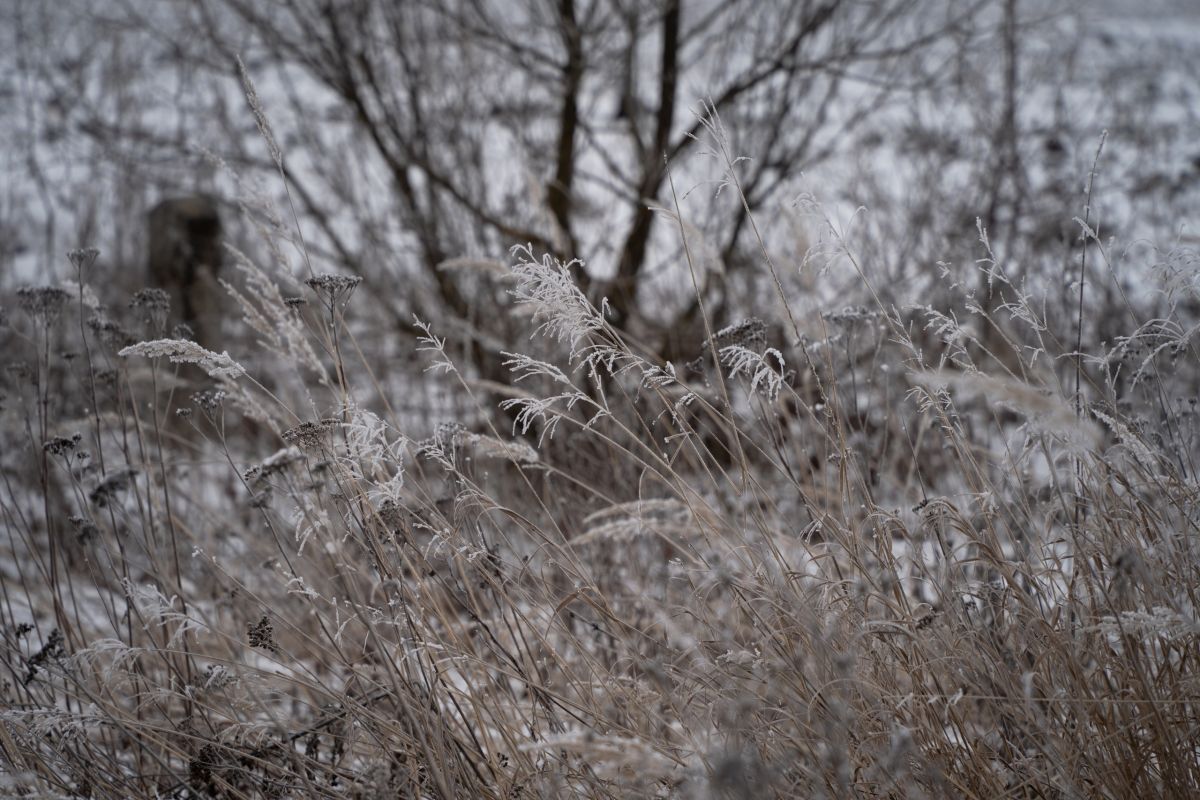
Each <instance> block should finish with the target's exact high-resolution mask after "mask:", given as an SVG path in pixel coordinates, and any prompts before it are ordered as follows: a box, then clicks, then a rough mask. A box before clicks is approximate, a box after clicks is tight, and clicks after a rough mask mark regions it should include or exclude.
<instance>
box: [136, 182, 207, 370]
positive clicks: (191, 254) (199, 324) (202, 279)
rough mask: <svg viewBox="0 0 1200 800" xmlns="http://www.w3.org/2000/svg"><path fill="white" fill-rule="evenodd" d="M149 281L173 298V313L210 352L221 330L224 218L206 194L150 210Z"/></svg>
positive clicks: (192, 196) (177, 200)
mask: <svg viewBox="0 0 1200 800" xmlns="http://www.w3.org/2000/svg"><path fill="white" fill-rule="evenodd" d="M147 224H148V227H149V248H148V258H147V268H146V279H147V283H148V284H149V285H150V286H157V287H160V288H162V289H165V290H167V291H168V292H169V293H170V295H171V308H172V315H173V316H174V317H175V318H177V319H182V321H183V322H185V323H187V324H188V325H189V326H190V327H191V328H192V331H193V332H194V333H195V338H196V341H197V342H199V343H200V344H202V345H204V346H205V347H208V348H210V349H211V348H213V347H215V346H216V345H217V344H218V341H217V340H218V339H219V338H220V330H221V317H220V313H219V311H220V295H221V286H220V284H219V283H218V282H217V275H218V273H219V272H220V268H221V260H222V259H221V256H222V249H221V230H222V226H221V214H220V210H219V208H218V207H217V203H216V201H215V200H214V199H213V198H211V197H208V196H206V195H188V196H185V197H176V198H171V199H168V200H163V201H162V202H160V203H159V204H158V205H156V206H155V207H154V208H153V209H151V211H150V214H149V217H148V220H147Z"/></svg>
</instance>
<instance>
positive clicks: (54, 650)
mask: <svg viewBox="0 0 1200 800" xmlns="http://www.w3.org/2000/svg"><path fill="white" fill-rule="evenodd" d="M66 654H67V650H66V648H65V647H63V635H62V633H61V632H60V631H59V630H58V628H55V629H54V630H52V631H50V635H49V636H48V637H47V638H46V643H45V644H44V645H42V649H41V650H38V651H37V652H36V653H34V654H33V655H31V656H30V657H29V659H28V660H27V661H26V662H25V667H26V670H27V671H26V673H25V685H26V686H28V685H29V684H31V683H33V679H34V678H36V677H37V674H38V670H39V669H42V668H44V667H45V665H46V662H47V661H51V660H53V661H57V660H58V659H60V658H62V657H63V656H65V655H66Z"/></svg>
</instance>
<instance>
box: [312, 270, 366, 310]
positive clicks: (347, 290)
mask: <svg viewBox="0 0 1200 800" xmlns="http://www.w3.org/2000/svg"><path fill="white" fill-rule="evenodd" d="M304 283H305V284H306V285H307V286H308V288H310V289H312V290H313V291H314V292H316V293H317V294H318V295H319V296H320V297H321V299H322V301H323V302H324V304H325V307H326V308H327V309H328V310H329V311H330V312H332V311H333V309H334V308H335V307H337V306H340V305H345V304H346V301H348V300H349V299H350V295H352V294H354V290H355V289H357V288H358V285H359V284H360V283H362V278H360V277H358V276H356V275H353V276H352V275H317V276H316V277H315V278H309V279H308V280H306V281H305V282H304Z"/></svg>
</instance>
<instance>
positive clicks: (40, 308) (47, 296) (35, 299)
mask: <svg viewBox="0 0 1200 800" xmlns="http://www.w3.org/2000/svg"><path fill="white" fill-rule="evenodd" d="M70 299H71V296H70V295H69V294H67V292H66V291H65V290H63V289H59V288H58V287H57V286H37V287H30V286H26V287H23V288H21V289H18V290H17V305H18V306H19V307H20V308H21V310H22V311H24V312H25V313H26V314H29V316H31V317H33V319H34V321H35V322H36V323H37V324H38V325H40V326H42V327H49V326H51V325H53V324H54V323H56V322H58V318H59V316H61V315H62V311H63V307H64V306H65V305H66V304H67V301H68V300H70Z"/></svg>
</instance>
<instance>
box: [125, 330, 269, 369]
mask: <svg viewBox="0 0 1200 800" xmlns="http://www.w3.org/2000/svg"><path fill="white" fill-rule="evenodd" d="M117 355H119V356H121V357H122V358H128V357H129V356H145V357H146V358H162V357H163V356H166V357H167V358H169V359H170V360H171V361H172V362H173V363H175V364H195V365H196V366H198V367H200V369H202V370H204V371H205V372H207V373H208V376H209V377H210V378H237V377H240V376H242V375H245V374H246V370H245V368H243V367H242V365H241V364H239V363H237V362H236V361H234V360H233V359H232V358H230V357H229V353H225V352H222V353H214V352H212V351H211V350H205V349H204V348H203V347H201V346H200V345H198V344H196V343H195V342H189V341H186V340H184V339H154V340H152V341H149V342H138V343H137V344H135V345H130V346H129V347H126V348H125V349H123V350H121V352H119V353H117Z"/></svg>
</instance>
